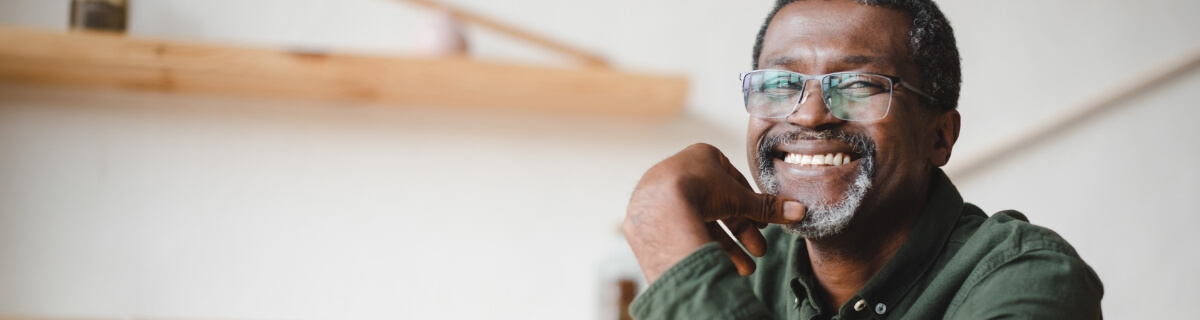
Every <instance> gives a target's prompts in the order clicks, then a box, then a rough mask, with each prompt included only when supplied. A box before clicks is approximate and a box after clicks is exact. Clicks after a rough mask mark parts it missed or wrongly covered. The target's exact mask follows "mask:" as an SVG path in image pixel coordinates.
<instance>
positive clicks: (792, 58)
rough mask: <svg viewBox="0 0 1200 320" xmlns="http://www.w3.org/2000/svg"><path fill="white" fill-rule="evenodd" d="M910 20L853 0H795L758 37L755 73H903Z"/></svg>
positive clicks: (895, 11)
mask: <svg viewBox="0 0 1200 320" xmlns="http://www.w3.org/2000/svg"><path fill="white" fill-rule="evenodd" d="M910 21H911V19H910V18H909V17H908V14H907V13H905V12H902V11H899V10H893V9H887V8H882V7H876V6H868V5H863V4H859V3H857V2H854V1H827V0H808V1H797V2H793V3H791V4H788V5H787V6H785V7H783V8H782V9H780V10H779V12H778V13H776V15H775V17H774V19H772V20H771V23H770V25H769V26H768V27H767V32H766V34H765V35H764V36H763V47H762V52H761V53H760V55H759V61H758V63H759V68H760V69H789V70H793V71H798V72H801V73H808V74H823V73H830V72H837V71H846V70H864V71H874V72H883V73H892V74H897V75H898V73H900V72H901V71H902V70H900V69H907V68H902V67H906V66H907V65H908V64H909V63H908V61H909V59H908V54H907V52H908V38H909V37H908V31H909V28H910Z"/></svg>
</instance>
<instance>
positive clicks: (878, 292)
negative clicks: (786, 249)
mask: <svg viewBox="0 0 1200 320" xmlns="http://www.w3.org/2000/svg"><path fill="white" fill-rule="evenodd" d="M962 206H963V200H962V196H961V195H960V194H959V193H958V189H957V188H955V187H954V184H953V183H951V182H950V179H949V178H948V177H946V174H945V173H944V172H942V170H941V169H935V170H934V173H933V184H932V187H931V188H930V192H929V199H928V201H926V202H925V208H923V209H921V216H920V218H918V219H917V224H916V225H915V226H913V230H912V231H911V233H909V236H908V239H906V240H905V241H904V244H903V245H902V246H901V247H900V249H899V250H898V251H896V255H895V256H893V257H892V259H891V260H889V261H888V262H887V264H884V266H883V268H882V269H880V270H879V272H877V273H875V275H874V276H872V277H871V279H870V280H868V281H867V284H866V285H864V286H863V288H862V289H860V290H859V291H858V294H857V295H855V297H854V298H853V299H851V300H850V301H849V302H848V303H846V305H844V306H842V307H841V308H842V310H847V311H848V310H854V309H853V306H854V304H855V303H857V302H858V301H859V300H866V301H867V308H865V309H863V311H864V312H874V311H875V308H876V306H877V305H878V304H880V303H882V304H883V305H884V306H885V308H884V309H885V310H886V309H887V308H890V307H891V306H892V305H894V304H895V303H897V302H898V301H900V299H901V298H903V297H904V295H905V294H907V293H908V292H909V291H910V290H912V288H913V286H914V285H916V283H917V282H918V281H920V280H921V278H922V276H923V275H924V274H925V273H926V272H927V271H928V270H929V268H930V267H932V266H933V263H934V261H935V260H936V259H937V256H938V254H939V253H940V252H941V251H942V247H944V246H945V245H946V242H947V241H948V239H949V238H950V234H951V232H952V231H953V230H954V226H955V224H956V223H957V221H958V216H959V215H961V213H962ZM790 252H792V255H791V257H788V264H789V268H788V272H789V274H788V278H787V279H791V280H792V281H791V283H790V285H791V288H792V293H793V294H795V295H796V296H797V297H798V298H800V299H802V300H803V299H805V298H806V297H807V300H808V301H809V303H810V304H811V305H810V306H809V307H811V308H814V309H816V310H819V313H822V314H824V313H826V311H827V310H822V308H821V304H820V303H816V301H814V300H815V299H817V297H818V295H817V292H816V290H817V284H816V279H815V278H814V277H813V272H812V265H811V264H810V263H809V260H808V247H807V246H806V245H805V242H804V238H801V237H799V236H794V242H793V243H792V250H790Z"/></svg>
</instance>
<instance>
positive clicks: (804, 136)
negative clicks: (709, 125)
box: [758, 129, 875, 163]
mask: <svg viewBox="0 0 1200 320" xmlns="http://www.w3.org/2000/svg"><path fill="white" fill-rule="evenodd" d="M801 140H837V141H841V142H843V143H845V144H848V145H850V147H851V148H852V149H853V150H854V153H858V154H860V155H862V156H863V157H868V156H874V155H875V141H874V140H872V139H871V138H870V137H868V136H867V135H865V134H861V133H851V132H846V131H842V130H836V129H829V130H821V131H817V130H793V131H787V132H783V133H779V134H773V135H767V136H765V137H764V138H763V140H762V142H761V143H759V144H758V158H759V161H760V162H762V161H766V163H770V162H771V161H770V158H771V153H773V152H775V150H776V149H777V148H778V147H779V145H780V144H785V143H787V144H791V143H796V142H799V141H801Z"/></svg>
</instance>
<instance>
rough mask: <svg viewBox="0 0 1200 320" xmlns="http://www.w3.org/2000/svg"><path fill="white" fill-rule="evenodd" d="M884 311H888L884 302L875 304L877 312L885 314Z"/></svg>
mask: <svg viewBox="0 0 1200 320" xmlns="http://www.w3.org/2000/svg"><path fill="white" fill-rule="evenodd" d="M884 312H887V306H885V305H883V304H882V303H880V304H877V305H875V313H878V314H883V313H884Z"/></svg>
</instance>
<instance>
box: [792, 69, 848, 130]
mask: <svg viewBox="0 0 1200 320" xmlns="http://www.w3.org/2000/svg"><path fill="white" fill-rule="evenodd" d="M809 81H816V83H806V84H805V86H804V95H803V96H801V98H800V102H798V103H799V106H797V107H796V111H793V112H792V114H790V115H788V116H787V121H788V122H789V123H792V124H795V125H797V126H801V127H805V128H809V129H818V128H820V127H825V126H831V125H838V124H841V123H843V122H845V120H842V119H838V118H837V117H834V116H833V113H832V112H829V107H828V106H826V105H825V95H824V94H823V92H821V85H820V80H815V79H814V80H809Z"/></svg>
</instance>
